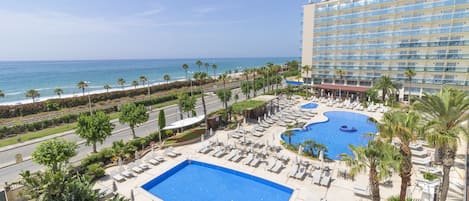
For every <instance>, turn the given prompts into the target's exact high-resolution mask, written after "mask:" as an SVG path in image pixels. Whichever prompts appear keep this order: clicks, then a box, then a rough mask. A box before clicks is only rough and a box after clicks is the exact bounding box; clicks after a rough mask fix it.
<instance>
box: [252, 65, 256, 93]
mask: <svg viewBox="0 0 469 201" xmlns="http://www.w3.org/2000/svg"><path fill="white" fill-rule="evenodd" d="M256 74H257V69H256V68H253V69H251V75H252V89H253V93H254V94H253V97H256V91H257V90H256Z"/></svg>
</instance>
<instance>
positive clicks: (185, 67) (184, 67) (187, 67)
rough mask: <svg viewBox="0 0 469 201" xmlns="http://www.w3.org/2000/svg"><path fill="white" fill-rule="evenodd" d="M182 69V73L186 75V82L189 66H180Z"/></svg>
mask: <svg viewBox="0 0 469 201" xmlns="http://www.w3.org/2000/svg"><path fill="white" fill-rule="evenodd" d="M182 69H184V72H185V73H186V80H188V79H189V78H188V77H187V69H189V65H187V64H182Z"/></svg>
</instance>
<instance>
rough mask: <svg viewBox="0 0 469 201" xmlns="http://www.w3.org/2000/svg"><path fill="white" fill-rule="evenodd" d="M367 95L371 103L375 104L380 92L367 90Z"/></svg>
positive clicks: (372, 89)
mask: <svg viewBox="0 0 469 201" xmlns="http://www.w3.org/2000/svg"><path fill="white" fill-rule="evenodd" d="M365 95H366V96H367V97H368V98H370V100H371V101H373V102H375V101H376V99H377V98H378V91H376V89H374V88H369V89H367V90H366V92H365Z"/></svg>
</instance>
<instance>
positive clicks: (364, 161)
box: [341, 141, 399, 201]
mask: <svg viewBox="0 0 469 201" xmlns="http://www.w3.org/2000/svg"><path fill="white" fill-rule="evenodd" d="M349 148H350V150H351V151H352V152H353V157H352V156H349V155H347V154H341V157H342V158H341V160H342V161H344V162H345V163H346V164H347V166H350V167H351V170H350V174H351V175H352V176H355V175H356V174H357V173H359V172H365V171H366V170H369V172H368V181H369V185H370V189H371V199H372V200H373V201H380V198H381V196H380V192H379V182H380V181H381V180H382V179H384V178H386V177H389V176H390V175H391V170H392V169H397V168H398V166H399V163H398V160H399V152H398V151H397V150H396V148H395V147H394V146H392V145H390V144H388V143H383V142H381V141H369V142H368V145H367V146H363V147H362V146H353V145H349Z"/></svg>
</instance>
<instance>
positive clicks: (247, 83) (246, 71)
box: [243, 68, 251, 99]
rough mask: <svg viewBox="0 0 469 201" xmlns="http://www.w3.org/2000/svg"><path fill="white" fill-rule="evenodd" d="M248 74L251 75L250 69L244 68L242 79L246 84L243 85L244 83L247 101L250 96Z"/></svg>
mask: <svg viewBox="0 0 469 201" xmlns="http://www.w3.org/2000/svg"><path fill="white" fill-rule="evenodd" d="M250 74H251V70H250V69H248V68H245V69H244V70H243V75H244V77H245V78H246V82H245V83H246V87H247V89H246V91H247V98H248V99H249V96H250V94H251V90H250V87H249V75H250Z"/></svg>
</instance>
